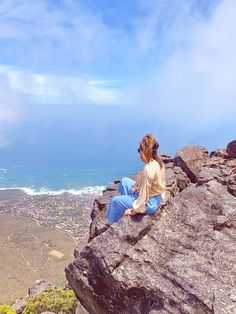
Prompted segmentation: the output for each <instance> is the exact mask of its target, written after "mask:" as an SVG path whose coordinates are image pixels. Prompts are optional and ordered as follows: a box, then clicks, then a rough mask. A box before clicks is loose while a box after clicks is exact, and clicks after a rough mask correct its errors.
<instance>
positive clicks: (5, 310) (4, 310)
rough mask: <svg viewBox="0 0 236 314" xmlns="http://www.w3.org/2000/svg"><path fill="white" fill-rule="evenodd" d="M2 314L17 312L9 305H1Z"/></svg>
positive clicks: (0, 312)
mask: <svg viewBox="0 0 236 314" xmlns="http://www.w3.org/2000/svg"><path fill="white" fill-rule="evenodd" d="M0 314H16V311H15V310H13V308H12V307H10V306H9V305H7V304H1V305H0Z"/></svg>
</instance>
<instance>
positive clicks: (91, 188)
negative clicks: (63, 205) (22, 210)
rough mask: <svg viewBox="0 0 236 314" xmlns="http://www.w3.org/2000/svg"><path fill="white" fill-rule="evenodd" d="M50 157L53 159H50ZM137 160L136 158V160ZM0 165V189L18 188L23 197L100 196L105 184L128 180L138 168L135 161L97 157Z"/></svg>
mask: <svg viewBox="0 0 236 314" xmlns="http://www.w3.org/2000/svg"><path fill="white" fill-rule="evenodd" d="M51 157H53V156H51ZM137 159H138V158H137ZM65 163H66V160H64V163H63V164H62V163H60V162H54V163H50V162H47V163H42V162H40V160H39V161H35V162H26V163H10V162H5V163H4V162H2V163H1V165H0V167H1V168H0V188H1V189H6V188H21V189H23V190H24V191H25V192H26V193H28V194H31V195H34V194H44V193H50V194H59V193H62V192H64V191H68V192H71V193H74V194H80V193H90V192H91V193H93V192H100V191H102V190H103V189H104V187H105V186H107V185H108V184H109V183H112V182H113V181H114V180H115V179H117V178H121V177H123V176H130V175H132V174H134V173H135V172H137V171H138V170H139V168H140V167H141V166H142V165H141V162H140V161H138V160H132V158H130V160H127V159H126V160H122V159H121V158H119V160H112V159H111V160H106V159H103V158H101V159H99V158H98V156H88V155H87V156H84V155H81V156H77V158H76V161H75V162H74V163H71V160H69V161H68V164H67V165H66V164H65Z"/></svg>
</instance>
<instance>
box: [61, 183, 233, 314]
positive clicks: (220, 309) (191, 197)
mask: <svg viewBox="0 0 236 314" xmlns="http://www.w3.org/2000/svg"><path fill="white" fill-rule="evenodd" d="M235 238H236V198H235V197H234V196H233V195H231V194H230V193H228V191H227V187H226V186H224V185H222V184H220V183H219V182H217V181H216V180H210V181H208V182H207V183H202V184H201V185H200V186H198V185H195V184H191V185H189V186H188V187H187V188H185V189H184V190H183V191H182V192H181V193H179V194H178V195H176V196H175V197H172V198H170V200H169V203H168V204H167V206H166V207H165V208H164V209H163V210H162V211H161V212H158V213H157V214H156V215H154V216H143V215H139V216H137V217H132V218H130V217H124V218H123V219H122V220H121V221H119V222H118V223H116V224H114V225H112V226H111V227H110V228H109V229H108V230H107V231H106V232H104V233H102V234H101V235H99V236H97V237H96V238H95V239H93V240H92V241H91V242H90V243H89V244H87V246H86V247H85V248H84V249H83V250H82V251H81V252H80V253H79V255H78V257H77V258H76V259H75V261H74V262H73V263H71V264H70V265H69V266H68V267H67V268H66V276H67V279H68V281H69V283H70V285H71V287H72V288H73V290H74V291H75V293H76V295H77V297H78V299H79V300H80V301H81V303H82V305H83V306H84V307H85V308H86V309H87V311H88V312H89V313H94V314H95V313H96V314H99V313H124V314H125V313H127V314H128V313H132V314H135V313H140V314H141V313H142V314H143V313H161V314H162V313H163V314H164V313H173V314H178V313H189V314H200V313H215V314H221V313H232V314H233V313H235V311H236V303H235V300H234V296H235V293H234V292H235V285H236V276H235V260H236V245H235Z"/></svg>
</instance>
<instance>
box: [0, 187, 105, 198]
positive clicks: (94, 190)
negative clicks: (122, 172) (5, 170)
mask: <svg viewBox="0 0 236 314" xmlns="http://www.w3.org/2000/svg"><path fill="white" fill-rule="evenodd" d="M105 188H106V186H101V185H95V186H86V187H83V188H78V189H60V190H48V189H46V188H40V189H33V188H32V187H30V188H29V187H4V188H0V191H11V190H12V191H23V192H24V193H25V194H27V195H30V196H35V195H61V194H63V193H70V194H73V195H83V194H101V193H102V191H103V190H104V189H105Z"/></svg>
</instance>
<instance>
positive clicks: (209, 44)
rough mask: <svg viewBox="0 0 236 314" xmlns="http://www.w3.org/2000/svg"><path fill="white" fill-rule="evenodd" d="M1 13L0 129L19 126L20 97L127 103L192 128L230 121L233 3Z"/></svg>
mask: <svg viewBox="0 0 236 314" xmlns="http://www.w3.org/2000/svg"><path fill="white" fill-rule="evenodd" d="M0 13H1V17H0V22H1V28H0V41H1V42H2V43H3V45H2V47H3V48H2V49H1V52H0V56H2V58H1V60H5V62H1V66H0V73H2V75H5V77H6V78H7V80H6V81H7V82H8V83H7V84H5V87H1V90H0V96H1V98H2V99H4V97H5V99H8V100H6V101H4V103H6V104H9V105H7V106H6V105H1V107H0V113H1V112H2V113H3V114H2V118H1V120H0V122H1V124H2V125H3V124H4V125H10V124H11V123H12V125H13V124H14V122H15V121H17V116H18V115H19V113H17V111H15V108H16V107H17V106H15V103H17V102H18V100H17V99H22V95H24V97H27V98H28V99H30V101H31V102H36V103H40V102H42V103H46V104H49V105H50V104H51V103H55V104H57V103H60V102H61V103H65V104H66V103H74V105H75V106H77V105H91V104H92V105H93V104H96V105H104V104H107V105H129V106H130V105H132V106H136V107H137V108H139V111H137V115H138V114H140V115H142V117H146V119H149V116H150V115H151V116H152V117H155V116H156V118H157V123H158V122H160V121H162V123H163V121H165V122H166V125H170V126H172V127H173V129H176V128H180V129H182V130H186V131H192V132H198V130H203V131H204V130H214V128H216V127H217V126H219V125H227V124H232V125H233V123H234V118H233V117H235V115H236V109H235V108H236V106H235V103H236V89H235V86H236V75H235V74H236V73H235V72H236V70H235V69H236V59H235V53H236V2H235V1H234V0H221V1H218V0H211V1H196V0H190V1H189V0H188V1H187V0H176V1H174V2H173V1H172V2H170V1H164V0H162V1H153V0H137V1H132V3H131V2H129V1H127V2H123V1H121V2H117V4H115V7H114V3H110V2H107V3H106V4H104V2H103V1H89V2H88V1H80V2H78V1H74V0H65V1H57V2H52V1H49V0H42V1H40V2H37V3H35V2H29V1H26V0H7V1H6V0H5V1H2V2H1V3H0ZM3 86H4V85H3ZM8 94H9V96H6V95H8ZM2 95H3V96H2ZM4 95H5V96H4ZM16 95H18V96H19V97H18V96H17V97H16ZM16 98H17V99H16ZM19 103H21V101H19ZM6 108H8V109H6ZM55 110H56V107H55ZM131 110H133V109H131ZM18 111H19V110H18ZM4 112H5V113H4ZM6 112H8V113H6ZM134 119H135V117H134Z"/></svg>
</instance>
